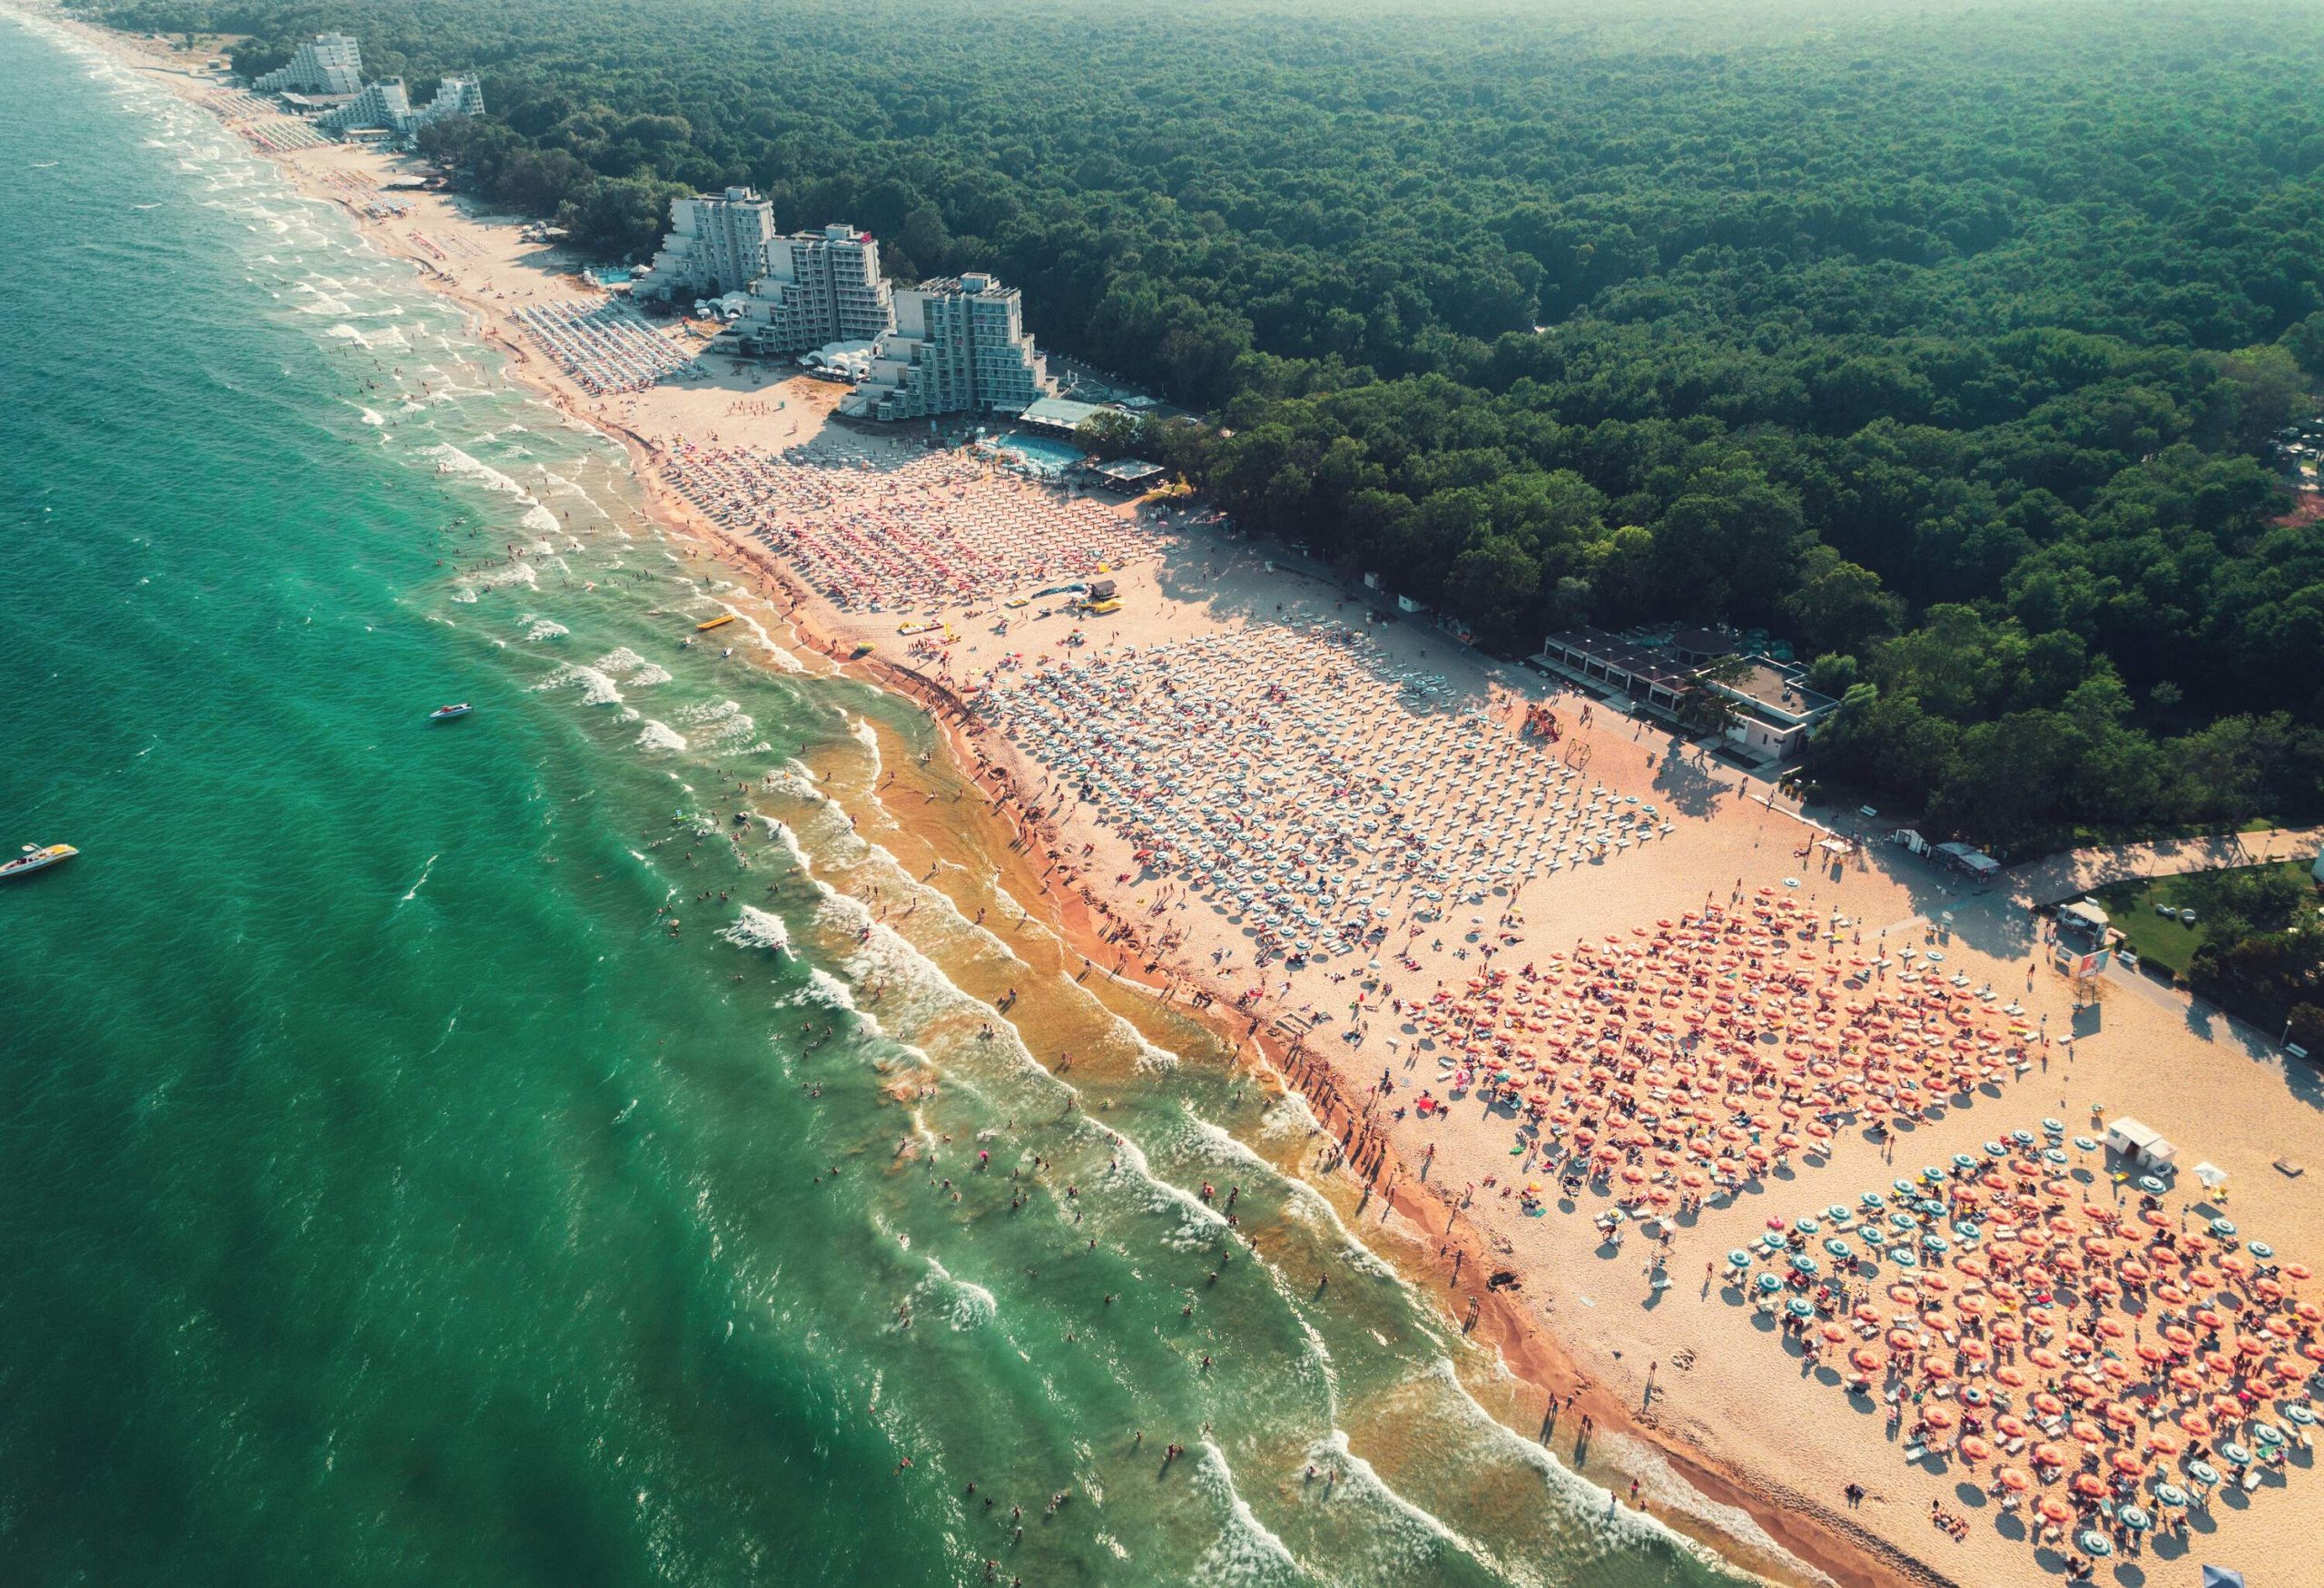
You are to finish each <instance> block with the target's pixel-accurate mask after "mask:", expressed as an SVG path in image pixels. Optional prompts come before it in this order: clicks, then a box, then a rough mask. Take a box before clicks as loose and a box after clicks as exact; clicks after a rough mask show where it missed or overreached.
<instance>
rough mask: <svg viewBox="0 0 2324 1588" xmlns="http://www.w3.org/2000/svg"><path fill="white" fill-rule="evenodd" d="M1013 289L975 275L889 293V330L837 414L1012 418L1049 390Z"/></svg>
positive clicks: (979, 274)
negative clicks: (892, 298)
mask: <svg viewBox="0 0 2324 1588" xmlns="http://www.w3.org/2000/svg"><path fill="white" fill-rule="evenodd" d="M1048 391H1049V370H1048V369H1047V367H1046V366H1045V365H1044V364H1043V363H1042V361H1041V356H1040V354H1039V352H1038V351H1037V350H1035V349H1034V347H1033V339H1032V337H1031V335H1030V334H1029V333H1028V332H1027V331H1026V330H1025V328H1024V321H1023V302H1022V300H1021V298H1020V296H1019V292H1018V291H1017V289H1016V288H1014V287H1004V286H1002V285H1001V284H1000V281H999V280H997V279H996V278H994V277H992V276H990V275H988V274H984V273H981V272H978V273H972V274H969V275H963V276H960V277H957V278H954V277H950V276H946V277H939V278H937V279H935V280H933V281H922V282H921V284H920V285H919V286H917V287H912V288H909V289H907V290H906V291H901V292H898V293H897V294H896V329H895V330H891V331H890V332H889V333H888V334H887V335H886V336H884V337H882V338H881V340H880V352H879V356H878V357H877V358H876V359H874V360H872V373H871V375H870V377H869V378H868V379H866V380H865V381H864V382H863V384H862V385H861V386H859V387H857V388H856V390H855V391H854V392H853V394H852V395H851V396H850V397H849V398H848V399H847V402H846V404H845V405H844V406H843V407H842V412H845V413H850V414H854V415H859V416H862V417H864V418H868V419H889V420H893V419H930V418H934V417H936V416H938V415H940V414H954V413H992V414H1006V415H1008V416H1009V417H1010V418H1014V417H1016V416H1017V415H1019V414H1021V413H1023V412H1024V411H1025V410H1026V409H1029V408H1030V407H1032V406H1033V404H1034V403H1035V402H1037V401H1039V399H1041V398H1042V397H1043V396H1045V395H1046V394H1047V393H1048Z"/></svg>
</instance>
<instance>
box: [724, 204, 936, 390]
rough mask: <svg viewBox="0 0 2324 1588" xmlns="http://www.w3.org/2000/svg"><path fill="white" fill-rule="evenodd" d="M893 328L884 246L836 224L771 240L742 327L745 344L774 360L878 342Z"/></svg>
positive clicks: (892, 298)
mask: <svg viewBox="0 0 2324 1588" xmlns="http://www.w3.org/2000/svg"><path fill="white" fill-rule="evenodd" d="M895 328H896V304H895V295H894V293H893V292H892V291H891V290H890V288H889V286H888V283H887V281H886V280H885V279H884V278H883V277H882V276H881V274H880V244H879V243H878V242H876V241H875V240H874V239H873V238H872V234H871V233H870V232H858V231H857V230H855V228H854V227H852V226H849V225H845V224H838V225H832V226H826V227H824V228H823V229H822V231H821V232H794V233H793V234H792V235H791V236H788V237H778V238H775V239H774V240H773V242H769V243H768V244H767V256H766V274H765V275H763V276H762V277H760V278H759V280H758V281H756V282H755V283H754V284H753V286H752V288H751V304H750V307H749V308H748V309H745V310H744V311H743V318H742V321H740V323H739V325H738V326H737V328H736V329H737V331H738V334H739V335H740V336H741V338H742V342H743V347H744V348H745V349H747V350H749V351H751V352H753V353H756V354H759V355H760V356H762V357H772V356H775V355H780V354H786V353H805V352H812V351H813V350H815V349H817V348H822V347H828V346H830V345H831V344H832V343H833V342H869V341H877V340H879V339H880V338H881V337H883V336H885V335H887V334H888V332H890V331H891V330H894V329H895Z"/></svg>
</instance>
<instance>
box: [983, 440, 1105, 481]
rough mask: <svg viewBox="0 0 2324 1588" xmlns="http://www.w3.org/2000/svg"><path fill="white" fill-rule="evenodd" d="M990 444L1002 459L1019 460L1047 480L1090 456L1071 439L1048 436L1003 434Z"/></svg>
mask: <svg viewBox="0 0 2324 1588" xmlns="http://www.w3.org/2000/svg"><path fill="white" fill-rule="evenodd" d="M990 446H991V448H992V449H993V451H994V453H995V454H996V455H998V456H999V457H1000V458H1001V459H1006V460H1009V461H1013V462H1016V463H1019V464H1020V465H1022V466H1023V467H1024V468H1026V469H1030V470H1031V471H1032V472H1033V473H1035V474H1038V475H1039V476H1041V477H1042V478H1045V479H1055V478H1058V477H1059V475H1062V474H1063V473H1064V472H1065V471H1066V470H1067V469H1070V468H1072V467H1073V466H1074V465H1075V464H1077V463H1078V462H1080V461H1081V460H1082V459H1084V458H1085V457H1087V456H1088V454H1087V453H1085V452H1084V451H1082V449H1080V448H1078V447H1077V446H1075V445H1074V444H1073V443H1072V442H1070V441H1052V440H1050V439H1049V438H1048V437H1046V436H1026V435H1009V436H1000V437H996V438H994V439H992V441H991V442H990Z"/></svg>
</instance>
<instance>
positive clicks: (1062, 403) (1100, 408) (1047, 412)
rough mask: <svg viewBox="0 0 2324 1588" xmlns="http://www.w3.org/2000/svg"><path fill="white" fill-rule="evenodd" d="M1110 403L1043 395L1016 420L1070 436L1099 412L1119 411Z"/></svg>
mask: <svg viewBox="0 0 2324 1588" xmlns="http://www.w3.org/2000/svg"><path fill="white" fill-rule="evenodd" d="M1121 411H1122V410H1121V409H1118V408H1116V407H1114V406H1113V405H1112V404H1110V403H1103V402H1077V401H1075V400H1074V399H1072V398H1069V397H1044V398H1042V399H1040V400H1039V402H1037V403H1035V404H1033V405H1032V406H1031V407H1030V408H1029V409H1026V410H1025V411H1024V412H1023V413H1022V414H1019V416H1018V419H1017V422H1018V423H1019V424H1021V425H1024V426H1027V427H1028V428H1029V429H1036V430H1045V431H1047V432H1049V434H1051V435H1055V436H1070V435H1071V434H1073V432H1074V431H1076V430H1078V429H1080V428H1081V427H1082V426H1083V425H1084V424H1086V423H1087V422H1088V421H1089V420H1090V419H1096V418H1097V417H1098V415H1099V414H1101V413H1120V412H1121Z"/></svg>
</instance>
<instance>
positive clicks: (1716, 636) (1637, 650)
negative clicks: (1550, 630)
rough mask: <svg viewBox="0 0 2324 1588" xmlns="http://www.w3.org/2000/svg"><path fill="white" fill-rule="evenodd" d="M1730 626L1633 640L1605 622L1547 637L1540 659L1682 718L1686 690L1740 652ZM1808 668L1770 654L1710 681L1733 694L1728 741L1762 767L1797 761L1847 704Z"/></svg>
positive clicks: (1625, 702)
mask: <svg viewBox="0 0 2324 1588" xmlns="http://www.w3.org/2000/svg"><path fill="white" fill-rule="evenodd" d="M1733 654H1734V652H1733V646H1732V645H1731V644H1730V643H1729V642H1728V636H1726V635H1725V634H1724V632H1723V631H1720V630H1717V629H1680V630H1679V631H1678V632H1677V633H1676V634H1674V635H1672V636H1669V637H1668V638H1650V639H1632V638H1628V637H1625V636H1621V635H1618V634H1609V633H1607V632H1606V631H1605V630H1604V629H1602V628H1572V629H1567V630H1565V631H1564V632H1563V633H1561V634H1553V635H1551V636H1550V637H1549V638H1548V639H1547V640H1545V641H1543V642H1542V645H1541V655H1539V656H1535V657H1534V658H1533V662H1534V665H1535V666H1539V667H1540V668H1541V670H1542V671H1544V672H1547V673H1551V674H1554V675H1558V676H1563V677H1567V678H1570V679H1572V680H1573V681H1574V682H1576V683H1579V684H1582V685H1584V686H1589V687H1590V688H1592V689H1595V690H1598V691H1600V692H1601V693H1604V694H1607V695H1613V696H1615V697H1616V699H1615V704H1616V705H1619V706H1620V707H1621V708H1622V709H1625V710H1629V709H1633V708H1635V709H1638V710H1641V711H1645V712H1648V713H1650V714H1652V715H1655V716H1658V717H1663V718H1666V719H1675V718H1676V716H1677V715H1678V712H1679V697H1680V696H1681V695H1684V694H1685V693H1686V692H1687V690H1688V688H1689V686H1691V685H1692V684H1693V683H1694V681H1695V679H1696V677H1697V676H1698V675H1699V673H1700V672H1701V671H1702V669H1703V668H1704V667H1705V666H1707V665H1709V663H1712V662H1714V661H1718V660H1719V659H1721V658H1722V657H1725V656H1732V655H1733ZM1804 674H1805V669H1803V668H1801V667H1799V666H1796V665H1789V664H1785V663H1780V662H1776V661H1772V660H1770V659H1769V658H1768V657H1767V656H1748V657H1746V658H1744V660H1743V662H1742V664H1741V667H1740V670H1739V671H1738V674H1737V676H1735V677H1733V678H1712V679H1710V680H1709V684H1710V686H1711V687H1712V688H1713V689H1716V690H1718V692H1719V693H1720V694H1721V695H1726V696H1727V697H1728V699H1729V700H1731V701H1733V702H1734V703H1735V705H1736V708H1737V709H1736V715H1735V720H1734V721H1733V722H1732V723H1731V724H1730V725H1728V729H1727V733H1726V738H1727V748H1728V750H1729V751H1731V752H1732V753H1733V754H1735V755H1739V756H1741V757H1742V758H1744V759H1747V760H1749V761H1752V762H1755V763H1757V764H1760V765H1762V766H1772V765H1775V764H1778V763H1780V762H1785V761H1788V760H1791V759H1792V758H1793V757H1795V756H1797V755H1799V754H1800V752H1802V751H1803V750H1805V749H1806V748H1807V739H1808V735H1811V734H1813V733H1814V732H1815V731H1816V725H1817V724H1818V723H1820V722H1822V721H1823V720H1824V719H1825V718H1826V717H1827V716H1829V715H1831V714H1832V712H1833V711H1834V710H1835V709H1836V708H1837V706H1838V705H1839V703H1838V702H1837V701H1836V700H1834V699H1833V698H1832V697H1831V696H1830V695H1819V694H1818V693H1817V692H1816V691H1815V690H1813V689H1810V688H1808V687H1807V685H1806V684H1805V683H1803V682H1802V681H1801V680H1802V677H1803V676H1804Z"/></svg>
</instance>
